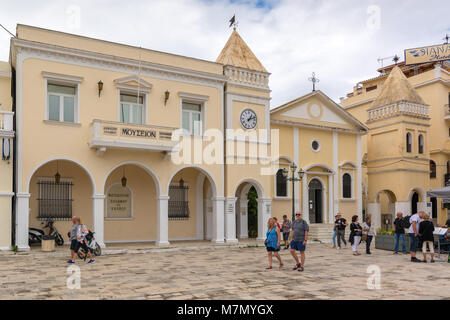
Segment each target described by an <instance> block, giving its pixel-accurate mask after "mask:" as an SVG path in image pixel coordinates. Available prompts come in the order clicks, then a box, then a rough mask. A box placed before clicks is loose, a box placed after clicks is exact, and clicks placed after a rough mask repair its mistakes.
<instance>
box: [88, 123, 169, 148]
mask: <svg viewBox="0 0 450 320" xmlns="http://www.w3.org/2000/svg"><path fill="white" fill-rule="evenodd" d="M176 129H177V128H171V127H160V126H148V125H136V124H130V123H122V122H113V121H104V120H93V121H92V123H91V125H90V130H91V138H90V142H89V146H90V147H91V148H94V149H97V153H98V154H99V155H102V154H103V153H104V152H105V151H106V149H107V148H112V149H137V150H146V151H156V152H158V151H159V152H171V151H173V149H174V146H175V144H176V142H175V141H172V133H173V132H174V131H175V130H176Z"/></svg>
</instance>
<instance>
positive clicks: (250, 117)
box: [241, 109, 258, 129]
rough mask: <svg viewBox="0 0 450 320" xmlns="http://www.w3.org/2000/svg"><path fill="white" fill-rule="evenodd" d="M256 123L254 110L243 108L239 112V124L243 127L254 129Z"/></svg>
mask: <svg viewBox="0 0 450 320" xmlns="http://www.w3.org/2000/svg"><path fill="white" fill-rule="evenodd" d="M257 123H258V118H257V117H256V113H255V111H253V110H251V109H245V110H244V111H242V113H241V124H242V126H243V127H244V128H245V129H254V128H255V127H256V124H257Z"/></svg>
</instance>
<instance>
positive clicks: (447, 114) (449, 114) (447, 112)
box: [444, 103, 450, 120]
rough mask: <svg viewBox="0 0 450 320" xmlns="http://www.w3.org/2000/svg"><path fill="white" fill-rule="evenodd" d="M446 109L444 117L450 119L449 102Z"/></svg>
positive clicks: (445, 106)
mask: <svg viewBox="0 0 450 320" xmlns="http://www.w3.org/2000/svg"><path fill="white" fill-rule="evenodd" d="M444 110H445V114H444V119H445V120H450V106H449V104H448V103H447V104H445V105H444Z"/></svg>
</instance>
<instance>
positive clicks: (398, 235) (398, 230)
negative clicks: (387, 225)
mask: <svg viewBox="0 0 450 320" xmlns="http://www.w3.org/2000/svg"><path fill="white" fill-rule="evenodd" d="M402 219H403V213H401V212H397V218H395V220H394V237H395V248H394V254H398V243H399V241H400V240H401V242H402V252H403V253H405V254H406V247H405V228H404V227H403V225H402Z"/></svg>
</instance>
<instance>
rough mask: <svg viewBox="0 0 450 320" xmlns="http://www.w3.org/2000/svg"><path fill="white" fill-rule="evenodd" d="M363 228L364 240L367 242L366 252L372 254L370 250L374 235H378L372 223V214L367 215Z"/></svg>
mask: <svg viewBox="0 0 450 320" xmlns="http://www.w3.org/2000/svg"><path fill="white" fill-rule="evenodd" d="M362 228H363V235H362V240H364V241H365V242H366V254H372V253H371V252H370V244H371V243H372V240H373V237H374V236H376V235H377V231H376V230H375V227H374V225H373V224H372V217H371V216H370V215H369V216H367V217H366V222H364V223H363V225H362Z"/></svg>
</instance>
